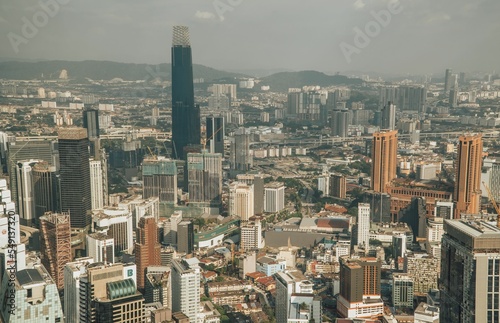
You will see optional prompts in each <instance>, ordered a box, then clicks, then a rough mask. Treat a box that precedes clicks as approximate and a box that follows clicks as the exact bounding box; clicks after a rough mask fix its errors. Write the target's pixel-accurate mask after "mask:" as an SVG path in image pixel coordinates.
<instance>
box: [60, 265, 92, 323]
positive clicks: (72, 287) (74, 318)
mask: <svg viewBox="0 0 500 323" xmlns="http://www.w3.org/2000/svg"><path fill="white" fill-rule="evenodd" d="M92 263H94V259H93V258H91V257H85V258H78V259H76V260H75V261H73V262H68V263H67V264H66V266H64V302H63V304H64V316H65V317H66V322H78V320H79V318H80V306H79V302H80V276H81V275H82V274H84V273H85V270H86V269H85V268H86V267H87V266H88V265H89V264H92Z"/></svg>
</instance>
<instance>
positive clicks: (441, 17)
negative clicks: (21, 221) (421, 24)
mask: <svg viewBox="0 0 500 323" xmlns="http://www.w3.org/2000/svg"><path fill="white" fill-rule="evenodd" d="M449 20H451V17H450V15H448V14H445V13H438V14H431V15H429V16H427V18H426V19H425V23H426V24H428V25H430V24H435V23H440V22H445V21H449Z"/></svg>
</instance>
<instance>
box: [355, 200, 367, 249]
mask: <svg viewBox="0 0 500 323" xmlns="http://www.w3.org/2000/svg"><path fill="white" fill-rule="evenodd" d="M357 222H358V246H363V247H364V248H366V249H368V247H369V245H370V204H368V203H359V204H358V221H357Z"/></svg>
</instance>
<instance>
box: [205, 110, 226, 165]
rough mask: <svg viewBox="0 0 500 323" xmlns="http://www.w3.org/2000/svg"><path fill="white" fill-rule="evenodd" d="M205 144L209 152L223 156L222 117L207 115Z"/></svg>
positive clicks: (223, 131) (223, 132)
mask: <svg viewBox="0 0 500 323" xmlns="http://www.w3.org/2000/svg"><path fill="white" fill-rule="evenodd" d="M206 122H207V124H206V127H207V135H206V136H207V137H206V138H207V139H206V141H207V142H206V145H207V149H208V151H209V152H210V153H219V154H221V155H222V156H224V134H225V133H226V131H225V128H224V117H222V116H208V117H207V119H206Z"/></svg>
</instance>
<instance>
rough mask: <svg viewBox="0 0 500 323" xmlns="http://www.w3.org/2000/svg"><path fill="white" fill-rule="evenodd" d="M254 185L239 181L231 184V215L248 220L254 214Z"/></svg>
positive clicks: (229, 204) (229, 206)
mask: <svg viewBox="0 0 500 323" xmlns="http://www.w3.org/2000/svg"><path fill="white" fill-rule="evenodd" d="M253 194H254V192H253V185H250V186H249V185H246V184H242V183H239V182H233V183H231V184H229V202H228V213H229V216H237V217H239V218H240V219H241V220H242V221H248V219H250V217H252V216H254V215H255V213H254V196H253Z"/></svg>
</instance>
